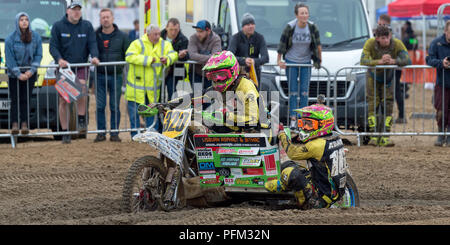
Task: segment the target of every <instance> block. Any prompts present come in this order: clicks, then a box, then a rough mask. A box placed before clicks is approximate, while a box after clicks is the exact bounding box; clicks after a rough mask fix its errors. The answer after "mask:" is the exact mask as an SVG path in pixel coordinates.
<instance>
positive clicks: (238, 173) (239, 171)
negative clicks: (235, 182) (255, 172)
mask: <svg viewBox="0 0 450 245" xmlns="http://www.w3.org/2000/svg"><path fill="white" fill-rule="evenodd" d="M230 170H231V175H233V176H234V177H240V176H242V168H232V169H230Z"/></svg>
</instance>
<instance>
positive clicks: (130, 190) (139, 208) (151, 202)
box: [122, 156, 167, 213]
mask: <svg viewBox="0 0 450 245" xmlns="http://www.w3.org/2000/svg"><path fill="white" fill-rule="evenodd" d="M166 175H167V169H166V167H165V166H164V164H163V162H162V161H161V159H159V158H157V157H154V156H144V157H141V158H139V159H137V160H136V161H135V162H133V164H132V165H131V167H130V169H129V170H128V174H127V177H126V178H125V183H124V186H123V192H122V208H123V210H124V211H125V212H133V213H137V212H145V211H154V210H157V209H158V207H159V204H158V201H157V198H158V196H159V197H161V196H162V195H163V193H164V190H165V189H166V186H165V178H166Z"/></svg>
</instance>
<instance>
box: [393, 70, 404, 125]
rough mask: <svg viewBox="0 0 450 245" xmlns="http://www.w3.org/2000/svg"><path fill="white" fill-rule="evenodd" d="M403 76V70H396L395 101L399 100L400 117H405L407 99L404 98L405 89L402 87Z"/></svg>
mask: <svg viewBox="0 0 450 245" xmlns="http://www.w3.org/2000/svg"><path fill="white" fill-rule="evenodd" d="M401 76H402V71H401V70H396V71H395V101H396V102H397V109H398V117H399V118H405V100H404V98H403V94H404V91H405V89H404V88H403V87H402V86H404V85H402V84H401V83H400V77H401Z"/></svg>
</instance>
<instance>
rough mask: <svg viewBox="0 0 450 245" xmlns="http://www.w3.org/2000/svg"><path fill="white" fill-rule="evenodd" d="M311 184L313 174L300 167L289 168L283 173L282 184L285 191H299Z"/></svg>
mask: <svg viewBox="0 0 450 245" xmlns="http://www.w3.org/2000/svg"><path fill="white" fill-rule="evenodd" d="M310 182H311V174H310V173H309V171H308V170H306V169H301V168H300V167H298V166H297V167H287V168H285V169H284V170H283V171H282V172H281V183H282V185H283V186H284V187H285V189H291V190H294V191H299V190H302V189H303V188H305V187H306V186H307V185H308V183H310Z"/></svg>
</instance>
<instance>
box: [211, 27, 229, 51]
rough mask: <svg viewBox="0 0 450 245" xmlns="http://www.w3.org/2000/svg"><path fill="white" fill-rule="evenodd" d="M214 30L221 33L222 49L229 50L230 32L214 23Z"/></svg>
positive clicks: (218, 33)
mask: <svg viewBox="0 0 450 245" xmlns="http://www.w3.org/2000/svg"><path fill="white" fill-rule="evenodd" d="M212 31H213V32H215V33H216V34H217V35H219V37H220V40H221V41H222V50H227V49H228V45H229V42H230V34H229V33H227V32H225V30H224V29H223V27H221V26H215V25H214V24H213V27H212Z"/></svg>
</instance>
